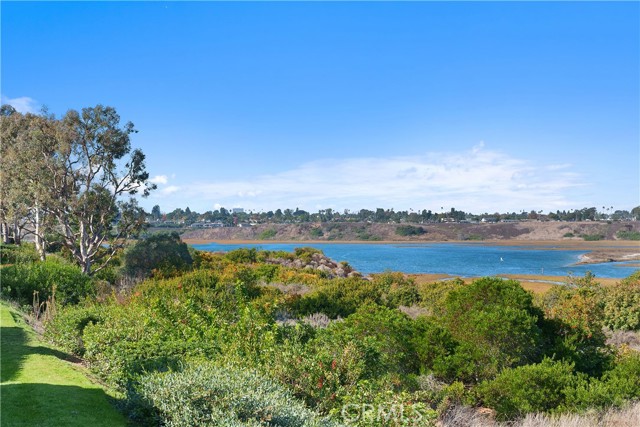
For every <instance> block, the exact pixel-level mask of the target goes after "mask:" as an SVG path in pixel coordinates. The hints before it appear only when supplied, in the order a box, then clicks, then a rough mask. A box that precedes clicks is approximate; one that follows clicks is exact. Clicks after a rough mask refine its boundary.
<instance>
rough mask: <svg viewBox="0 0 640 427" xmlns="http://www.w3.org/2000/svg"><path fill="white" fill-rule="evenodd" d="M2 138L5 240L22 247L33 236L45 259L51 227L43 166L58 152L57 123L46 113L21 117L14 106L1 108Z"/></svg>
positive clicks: (0, 211)
mask: <svg viewBox="0 0 640 427" xmlns="http://www.w3.org/2000/svg"><path fill="white" fill-rule="evenodd" d="M0 122H1V124H0V134H1V138H2V145H1V148H0V151H1V153H0V154H1V164H0V165H1V167H0V174H1V175H0V177H1V183H2V185H1V186H0V194H1V197H0V216H1V218H2V219H1V222H2V234H3V241H4V242H5V243H6V242H7V241H8V240H9V237H10V238H11V240H13V241H14V242H15V243H17V244H20V242H21V240H22V237H24V236H25V235H28V234H33V235H34V241H35V244H36V249H37V250H38V253H39V254H40V258H41V259H43V260H44V258H45V246H46V243H45V233H46V232H47V231H48V230H49V229H50V227H51V225H52V224H51V217H50V216H48V215H47V210H46V206H47V204H48V202H47V200H48V182H49V179H48V175H47V173H46V168H45V167H44V163H45V162H46V161H47V159H49V158H50V157H51V155H52V153H53V152H54V150H55V132H54V131H53V129H55V127H56V122H55V119H53V117H51V116H48V115H47V114H46V112H43V113H42V114H40V115H35V114H29V113H28V114H24V115H23V114H21V113H19V112H17V111H16V110H15V109H13V107H11V106H8V105H3V106H2V107H1V108H0Z"/></svg>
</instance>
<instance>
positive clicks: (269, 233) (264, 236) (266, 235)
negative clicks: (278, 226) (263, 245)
mask: <svg viewBox="0 0 640 427" xmlns="http://www.w3.org/2000/svg"><path fill="white" fill-rule="evenodd" d="M276 234H278V232H277V231H276V230H275V229H273V228H269V229H267V230H264V231H263V232H262V233H260V235H258V239H260V240H269V239H273V238H274V237H276Z"/></svg>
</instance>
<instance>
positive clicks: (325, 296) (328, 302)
mask: <svg viewBox="0 0 640 427" xmlns="http://www.w3.org/2000/svg"><path fill="white" fill-rule="evenodd" d="M367 302H373V303H376V304H380V305H384V300H383V290H382V289H381V288H380V286H376V285H375V284H374V283H372V282H369V281H367V280H362V279H360V278H347V279H333V280H329V281H325V282H324V283H322V284H320V285H319V286H318V287H317V288H316V289H314V290H313V291H312V292H310V293H308V294H305V295H304V296H302V297H301V298H298V299H294V300H292V301H291V302H290V303H289V308H290V309H291V310H292V311H293V312H294V313H296V314H297V315H298V316H300V317H302V316H306V315H309V314H313V313H324V314H326V315H327V316H329V317H330V318H332V319H335V318H337V317H347V316H348V315H350V314H351V313H355V311H356V310H357V309H358V307H360V306H361V305H363V304H365V303H367Z"/></svg>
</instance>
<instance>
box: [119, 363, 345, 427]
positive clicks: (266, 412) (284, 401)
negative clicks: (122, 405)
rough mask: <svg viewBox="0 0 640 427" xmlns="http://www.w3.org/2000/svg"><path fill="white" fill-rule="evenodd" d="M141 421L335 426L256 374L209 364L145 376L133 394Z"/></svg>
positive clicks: (181, 426) (174, 425)
mask: <svg viewBox="0 0 640 427" xmlns="http://www.w3.org/2000/svg"><path fill="white" fill-rule="evenodd" d="M130 401H131V402H132V404H133V405H132V406H131V409H132V410H133V411H132V412H133V413H134V417H135V418H137V420H136V421H137V422H138V423H140V422H144V421H147V422H149V421H151V422H152V423H153V424H155V425H163V426H167V427H191V426H238V427H240V426H267V425H268V426H283V427H285V426H301V427H302V426H331V425H334V424H333V423H332V422H331V421H329V420H327V419H323V418H321V417H320V416H319V415H318V414H317V413H315V412H313V411H311V410H309V409H307V408H306V407H305V406H304V404H303V403H302V402H300V401H298V400H296V399H295V398H294V397H293V396H291V394H290V393H289V392H288V391H287V390H286V389H285V388H284V387H282V386H281V385H280V384H278V383H276V382H275V381H274V380H272V379H269V378H267V377H265V376H263V375H261V374H259V373H258V372H256V371H253V370H250V369H249V370H247V369H244V368H241V367H232V366H224V367H217V366H214V365H211V364H200V365H195V366H189V367H187V368H186V369H184V370H183V371H181V372H166V373H155V374H150V375H147V376H144V377H142V378H141V379H140V381H139V382H138V384H137V385H136V386H135V387H134V388H133V389H132V390H131V392H130Z"/></svg>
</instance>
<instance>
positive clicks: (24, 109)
mask: <svg viewBox="0 0 640 427" xmlns="http://www.w3.org/2000/svg"><path fill="white" fill-rule="evenodd" d="M0 101H1V102H2V104H9V105H11V106H12V107H13V108H15V109H16V111H18V112H19V113H23V114H24V113H36V112H37V111H38V108H39V105H38V103H37V102H36V100H35V99H32V98H29V97H28V96H22V97H19V98H9V97H6V96H4V95H0Z"/></svg>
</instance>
